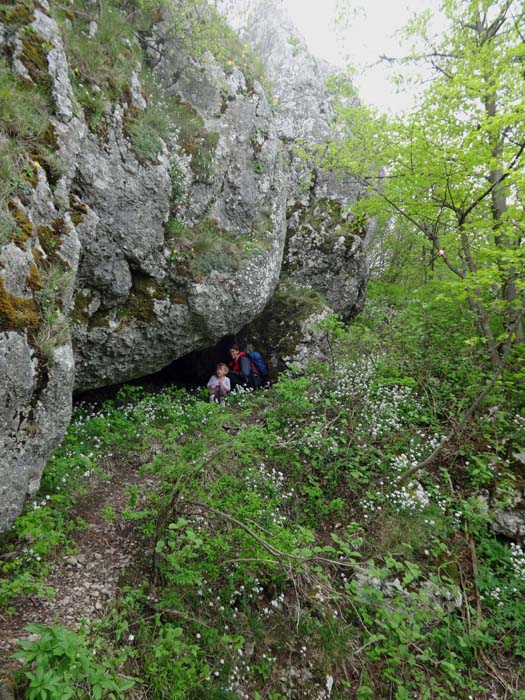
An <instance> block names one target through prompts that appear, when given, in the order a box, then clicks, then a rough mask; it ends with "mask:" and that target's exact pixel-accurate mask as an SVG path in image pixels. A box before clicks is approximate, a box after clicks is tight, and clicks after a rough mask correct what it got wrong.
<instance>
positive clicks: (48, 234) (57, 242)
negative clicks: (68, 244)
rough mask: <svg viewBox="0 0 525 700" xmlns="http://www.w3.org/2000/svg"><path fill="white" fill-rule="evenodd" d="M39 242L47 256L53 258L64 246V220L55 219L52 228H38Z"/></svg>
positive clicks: (41, 226)
mask: <svg viewBox="0 0 525 700" xmlns="http://www.w3.org/2000/svg"><path fill="white" fill-rule="evenodd" d="M37 233H38V240H39V241H40V245H41V246H42V249H43V250H44V252H45V253H46V255H47V256H49V257H50V258H52V257H53V256H54V255H55V253H56V251H57V249H58V248H60V246H61V245H62V240H63V237H64V236H65V233H66V232H65V230H64V220H63V219H55V220H54V221H53V223H52V226H43V225H39V226H37Z"/></svg>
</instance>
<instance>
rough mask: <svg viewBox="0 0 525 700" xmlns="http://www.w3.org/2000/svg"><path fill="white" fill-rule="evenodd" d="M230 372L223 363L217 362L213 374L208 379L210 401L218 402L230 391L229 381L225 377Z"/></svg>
mask: <svg viewBox="0 0 525 700" xmlns="http://www.w3.org/2000/svg"><path fill="white" fill-rule="evenodd" d="M229 371H230V370H229V369H228V365H226V364H225V363H224V362H219V364H218V365H217V367H216V369H215V374H213V375H212V376H211V377H210V381H209V382H208V389H209V390H210V401H220V400H222V399H224V398H225V396H226V394H227V393H228V392H229V391H230V390H231V385H230V380H229V379H228V377H227V376H226V375H227V374H228V372H229Z"/></svg>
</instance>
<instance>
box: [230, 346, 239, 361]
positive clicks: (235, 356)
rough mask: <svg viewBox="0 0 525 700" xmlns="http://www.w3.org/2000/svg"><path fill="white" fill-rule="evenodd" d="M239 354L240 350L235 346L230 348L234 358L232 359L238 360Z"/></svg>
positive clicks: (231, 355)
mask: <svg viewBox="0 0 525 700" xmlns="http://www.w3.org/2000/svg"><path fill="white" fill-rule="evenodd" d="M238 354H239V351H238V350H236V349H235V348H230V357H231V358H232V360H236V359H237V355H238Z"/></svg>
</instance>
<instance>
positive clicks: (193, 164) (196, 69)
mask: <svg viewBox="0 0 525 700" xmlns="http://www.w3.org/2000/svg"><path fill="white" fill-rule="evenodd" d="M95 5H96V4H95ZM95 5H94V6H93V8H94V9H93V11H94V13H96V12H98V11H99V10H100V11H101V12H102V11H103V9H104V6H103V4H99V5H98V6H97V7H95ZM177 6H181V7H183V9H185V3H184V2H182V0H181V2H178V1H177V2H175V4H174V5H173V6H171V5H170V7H168V6H166V5H162V4H159V7H158V8H157V10H156V11H155V12H152V13H150V16H154V22H153V25H152V26H151V27H150V28H149V29H148V31H147V32H144V31H142V30H140V31H139V30H137V32H136V34H135V36H134V37H132V39H130V40H129V42H128V45H126V46H127V48H126V50H128V49H129V51H130V55H133V56H135V57H136V56H137V55H139V54H140V55H141V56H142V63H141V61H140V60H139V59H137V60H138V63H137V65H135V66H132V67H131V70H132V72H131V75H130V76H129V81H128V83H127V84H126V85H125V88H124V89H123V92H122V94H120V96H119V97H118V98H117V99H113V100H111V99H110V98H109V97H108V95H107V94H103V91H102V89H101V88H100V87H99V86H98V85H97V84H94V83H93V82H91V83H90V84H89V85H88V86H86V85H84V83H83V78H82V75H81V71H79V69H78V68H77V67H73V65H71V63H70V61H68V56H67V55H66V51H65V49H64V43H63V39H62V34H61V31H60V30H59V27H58V25H57V23H56V22H55V20H54V19H53V18H52V17H51V13H50V11H49V5H48V4H47V2H46V0H38V1H37V0H35V3H34V6H30V5H29V4H25V5H24V6H23V7H22V6H20V7H19V6H18V5H16V4H15V5H12V6H11V5H5V6H3V9H0V52H1V53H2V56H3V58H2V60H3V61H4V63H3V64H2V65H9V67H10V68H9V70H10V71H11V73H12V75H13V76H16V77H17V78H18V80H19V82H20V84H24V85H27V86H31V85H33V86H35V90H36V89H37V88H38V91H39V92H40V93H42V94H45V99H46V100H47V104H48V119H49V128H48V129H47V130H46V132H45V144H44V146H45V147H44V146H43V147H42V153H43V156H42V157H41V158H40V160H42V162H41V163H40V162H36V160H35V155H34V154H33V151H32V148H33V145H34V140H33V141H31V140H28V142H27V144H26V146H27V148H26V155H25V158H26V162H25V165H24V169H23V177H21V178H20V184H19V185H17V187H16V188H14V189H13V191H12V192H11V193H10V194H9V197H8V199H9V201H8V203H7V206H6V207H4V206H3V203H2V202H1V201H0V225H2V226H3V222H4V221H8V226H7V228H6V232H4V230H3V229H2V231H3V233H2V236H1V237H0V389H1V390H2V398H1V399H0V421H1V422H0V425H1V433H0V449H2V455H3V457H2V461H1V463H0V531H2V530H5V529H7V528H8V527H9V526H10V524H11V523H12V522H13V519H14V518H15V517H16V515H17V513H19V512H20V509H21V507H22V504H23V502H24V499H25V498H26V497H27V496H28V495H29V496H31V495H33V494H34V493H35V492H36V490H37V488H38V486H39V483H40V478H41V474H42V470H43V468H44V466H45V463H46V461H47V459H48V457H49V454H50V452H51V451H52V450H53V449H54V447H55V446H56V445H58V444H59V442H60V440H61V438H62V436H63V434H64V431H65V429H66V426H67V423H68V421H69V418H70V413H71V403H72V393H73V391H74V390H76V391H82V390H85V389H92V388H96V387H101V386H104V385H108V384H115V383H118V382H122V381H125V380H128V379H131V378H136V377H140V376H144V375H145V374H148V373H151V372H154V371H156V370H159V369H161V368H163V367H165V366H166V365H168V364H170V363H171V362H172V361H173V360H175V359H177V358H179V357H181V356H184V355H185V354H187V353H189V352H191V351H194V350H198V349H202V348H206V347H209V346H211V345H213V344H214V343H216V342H217V341H219V340H220V339H221V338H224V337H225V336H228V335H232V334H236V333H238V332H239V331H240V330H241V329H242V328H243V327H246V326H247V324H249V323H250V322H251V321H253V320H254V319H255V318H256V317H258V316H260V314H261V313H262V312H263V310H264V309H265V308H267V309H268V311H265V313H266V314H268V313H272V312H271V310H272V309H279V308H282V309H291V308H294V304H295V301H294V300H295V298H296V296H297V295H298V298H299V299H303V298H305V299H309V300H310V301H309V302H308V303H307V304H306V305H303V304H302V302H301V301H299V302H297V303H298V304H299V305H301V308H302V309H303V310H304V311H305V319H301V323H300V327H298V328H297V329H295V328H294V329H293V331H292V332H290V333H288V334H286V337H287V338H288V339H289V340H290V343H289V344H288V346H287V348H286V349H285V348H284V347H283V349H282V352H281V353H280V354H281V356H283V357H286V358H293V355H294V352H296V354H297V353H299V354H300V355H301V357H304V356H305V354H307V353H308V352H309V350H308V339H310V340H311V341H312V342H314V339H315V337H316V336H315V333H311V332H310V331H309V330H308V328H309V327H310V326H309V325H308V322H307V320H308V318H307V317H309V316H311V319H310V320H315V321H318V320H319V319H320V318H322V317H324V316H325V315H326V314H327V313H329V312H330V310H336V311H337V312H338V313H340V314H341V315H343V316H345V317H347V316H350V315H352V314H353V313H356V312H357V311H358V310H359V308H360V306H361V304H362V301H363V289H364V281H365V278H366V260H365V257H364V254H363V246H362V240H363V235H362V234H363V227H362V226H361V225H358V224H357V223H356V222H355V221H353V220H352V219H351V217H349V216H348V215H347V214H346V213H345V211H346V210H345V207H346V205H347V204H348V203H350V202H351V201H352V200H353V199H354V198H355V197H356V196H360V193H357V192H355V191H353V190H352V189H351V188H349V187H348V184H346V183H341V182H339V181H338V180H337V178H336V177H335V176H334V174H333V173H324V172H322V171H321V170H320V169H319V168H318V167H317V165H316V164H315V163H314V161H305V160H303V159H302V158H299V156H297V155H296V153H295V150H294V144H295V143H297V142H298V140H301V141H302V142H303V143H304V142H310V143H321V144H322V143H323V142H324V141H325V140H326V139H327V138H328V135H329V132H330V128H331V123H332V114H331V108H330V96H329V92H327V90H326V88H325V78H326V76H327V74H328V71H327V67H326V66H325V65H323V64H320V63H319V62H317V61H315V59H313V58H312V57H311V56H310V55H309V54H308V52H307V51H306V49H305V47H304V44H302V43H301V42H300V41H299V43H298V40H296V39H295V35H294V30H293V28H291V26H290V25H289V24H288V23H287V21H286V20H285V19H284V18H282V17H281V16H280V15H279V13H278V9H277V6H275V7H276V10H275V14H274V16H272V13H270V18H271V21H268V20H269V17H268V15H267V14H263V15H261V16H259V19H258V20H257V21H254V22H253V23H252V27H251V36H250V38H249V41H250V42H251V43H252V45H253V46H254V47H255V48H256V51H259V53H260V55H261V57H262V58H263V59H264V60H265V61H266V63H267V66H268V77H269V81H270V83H271V84H272V88H273V94H272V96H269V92H268V90H267V89H266V88H265V87H263V84H262V82H261V81H260V80H258V79H257V78H256V77H255V75H254V74H253V73H251V72H250V71H249V70H248V69H247V68H246V66H245V65H244V64H243V61H244V56H245V48H244V47H241V49H240V52H241V53H240V58H239V59H238V60H237V59H236V60H231V59H229V58H228V57H226V58H225V56H224V55H221V51H222V43H221V42H219V44H220V45H218V46H217V47H215V48H216V51H215V54H214V53H213V51H209V50H207V44H205V46H204V48H203V47H202V46H201V47H200V49H199V50H198V51H195V52H193V48H194V46H193V45H192V42H191V41H190V42H188V40H187V36H188V31H189V30H190V29H191V26H189V27H185V26H183V25H180V23H177V22H175V23H174V22H173V16H172V15H173V12H175V11H176V8H177ZM97 8H98V9H97ZM60 11H61V12H63V13H65V16H66V19H65V20H62V21H63V22H64V24H63V27H64V31H65V30H66V29H67V31H68V32H72V31H73V32H74V31H75V25H74V21H76V19H75V15H74V14H71V13H70V12H69V10H68V8H67V6H62V5H60ZM210 12H211V10H210ZM68 13H69V16H68ZM182 16H184V17H187V13H186V11H184V13H183V14H182V15H179V19H180V17H182ZM201 20H202V17H199V18H198V22H197V25H195V26H198V27H201ZM188 21H190V25H191V18H190V20H188ZM204 21H206V20H205V18H204ZM181 26H182V28H183V31H182V32H181V31H180V30H181ZM98 31H99V28H98V26H97V22H96V21H94V20H93V21H91V22H90V23H89V27H86V28H85V29H83V30H82V37H81V40H82V42H86V41H87V42H89V41H91V40H92V41H93V42H96V41H98V38H97V32H98ZM177 32H178V33H177ZM292 36H293V40H291V37H292ZM183 39H184V40H183ZM127 41H128V40H127ZM139 44H140V46H139ZM234 44H235V42H234V41H233V43H232V44H231V46H234ZM196 45H197V42H196V43H195V47H196ZM241 59H242V60H241ZM133 60H135V58H134V59H133ZM146 63H147V64H148V66H149V67H148V71H149V72H150V73H149V74H150V78H149V79H150V80H152V81H153V83H154V86H155V90H150V91H149V92H147V91H146V90H145V89H144V84H143V83H141V79H142V81H144V78H143V76H144V75H145V74H147V71H146V72H145V71H144V68H145V65H146ZM141 76H142V78H141ZM95 79H96V78H95ZM90 80H91V81H93V80H94V78H93V76H91V78H90ZM73 86H75V89H74V88H73ZM155 93H156V95H157V97H155ZM158 95H161V96H162V97H161V98H159V97H158ZM83 100H84V101H83ZM163 109H164V110H165V113H164V115H163V118H165V119H169V120H171V121H170V124H171V129H170V130H169V132H167V133H164V134H163V135H162V137H158V136H157V135H156V134H153V135H152V130H151V129H152V127H151V124H152V123H154V122H155V119H154V117H155V110H157V113H158V112H159V110H160V111H162V110H163ZM93 110H94V111H93ZM97 110H98V112H97ZM94 115H95V116H94ZM152 115H153V116H152ZM0 127H2V125H0ZM141 130H142V131H141ZM40 137H41V138H44V137H43V136H42V134H41V135H40ZM13 138H15V139H16V136H15V137H13V136H12V134H11V133H10V132H9V130H8V129H4V128H3V127H2V128H0V148H3V147H4V145H5V144H6V143H8V141H9V139H13ZM152 141H153V142H154V147H153V148H152V147H151V143H152ZM4 204H5V202H4ZM285 250H286V255H285ZM283 256H285V263H284V267H283ZM283 270H284V279H281V278H282V272H283ZM280 279H281V284H280V286H279V293H278V294H277V295H276V296H274V292H275V290H276V288H277V286H278V284H279V281H280ZM289 290H292V291H291V292H290V291H289ZM297 290H299V291H298V292H297ZM286 294H291V297H289V298H286ZM310 302H312V303H311V304H310ZM266 318H269V320H268V323H269V324H270V325H271V324H272V318H271V317H268V316H266ZM303 320H304V323H303ZM284 322H286V321H284ZM278 323H279V324H280V323H281V320H279V321H278ZM273 325H274V326H275V323H273ZM310 325H311V324H310ZM277 333H278V331H276V335H277ZM305 339H306V340H305ZM294 343H295V345H294Z"/></svg>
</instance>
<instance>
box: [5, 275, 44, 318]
mask: <svg viewBox="0 0 525 700" xmlns="http://www.w3.org/2000/svg"><path fill="white" fill-rule="evenodd" d="M39 323H40V316H39V314H38V307H37V305H36V303H35V301H34V300H33V299H25V298H24V297H17V296H15V295H14V294H9V292H7V291H6V289H5V285H4V280H3V279H2V278H1V277H0V329H1V330H4V331H5V330H15V331H18V330H23V329H25V328H36V327H37V326H38V324H39Z"/></svg>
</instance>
